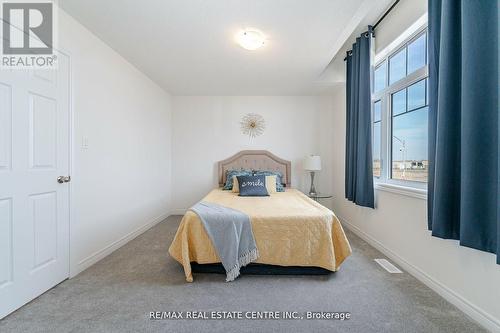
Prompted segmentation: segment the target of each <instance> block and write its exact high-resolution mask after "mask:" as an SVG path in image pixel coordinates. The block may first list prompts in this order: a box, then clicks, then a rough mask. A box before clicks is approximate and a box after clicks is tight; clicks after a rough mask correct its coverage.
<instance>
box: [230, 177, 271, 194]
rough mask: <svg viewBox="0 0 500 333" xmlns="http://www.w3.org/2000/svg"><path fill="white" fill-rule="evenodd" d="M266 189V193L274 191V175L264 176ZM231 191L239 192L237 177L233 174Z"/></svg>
mask: <svg viewBox="0 0 500 333" xmlns="http://www.w3.org/2000/svg"><path fill="white" fill-rule="evenodd" d="M266 189H267V193H269V194H271V193H276V176H266ZM232 191H233V193H240V185H239V184H238V178H236V176H233V190H232Z"/></svg>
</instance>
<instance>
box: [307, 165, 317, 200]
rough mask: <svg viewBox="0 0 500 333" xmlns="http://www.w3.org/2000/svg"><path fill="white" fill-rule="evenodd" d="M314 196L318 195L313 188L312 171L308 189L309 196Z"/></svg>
mask: <svg viewBox="0 0 500 333" xmlns="http://www.w3.org/2000/svg"><path fill="white" fill-rule="evenodd" d="M316 195H318V193H317V192H316V188H315V187H314V171H311V188H310V189H309V196H311V197H314V196H316Z"/></svg>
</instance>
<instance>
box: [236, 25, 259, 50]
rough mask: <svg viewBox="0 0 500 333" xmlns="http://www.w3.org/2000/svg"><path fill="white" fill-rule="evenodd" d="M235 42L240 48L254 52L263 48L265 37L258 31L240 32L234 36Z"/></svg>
mask: <svg viewBox="0 0 500 333" xmlns="http://www.w3.org/2000/svg"><path fill="white" fill-rule="evenodd" d="M236 40H237V41H238V44H240V46H241V47H242V48H244V49H246V50H250V51H254V50H257V49H258V48H260V47H262V46H264V43H265V40H266V37H265V36H264V34H262V32H260V31H258V30H254V29H247V30H243V31H240V32H239V33H238V35H237V36H236Z"/></svg>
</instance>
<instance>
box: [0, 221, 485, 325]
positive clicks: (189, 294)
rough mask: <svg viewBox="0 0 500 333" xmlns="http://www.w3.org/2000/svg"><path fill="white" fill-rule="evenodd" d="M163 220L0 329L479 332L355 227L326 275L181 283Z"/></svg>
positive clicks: (170, 228)
mask: <svg viewBox="0 0 500 333" xmlns="http://www.w3.org/2000/svg"><path fill="white" fill-rule="evenodd" d="M179 222H180V217H179V216H173V217H169V218H168V219H166V220H165V221H163V222H162V223H160V224H158V225H157V226H155V227H154V228H152V229H150V230H149V231H147V232H146V233H144V234H143V235H141V236H139V237H138V238H136V239H135V240H133V241H131V242H129V243H128V244H127V245H125V246H124V247H122V248H121V249H119V250H117V251H116V252H114V253H113V254H112V255H110V256H108V257H106V258H105V259H103V260H101V261H100V262H99V263H97V264H96V265H94V266H92V267H91V268H89V269H88V270H86V271H85V272H83V273H81V274H80V275H78V276H77V277H75V278H73V279H71V280H67V281H65V282H63V283H61V284H60V285H58V286H57V287H55V288H53V289H51V290H49V291H48V292H46V293H45V294H44V295H42V296H40V297H38V298H37V299H35V300H34V301H32V302H31V303H29V304H28V305H26V306H24V307H23V308H21V309H19V310H18V311H16V312H14V313H13V314H11V315H10V316H8V317H6V318H4V319H3V320H1V321H0V332H145V331H147V332H185V331H187V332H222V331H224V332H305V331H308V332H321V331H325V332H475V333H476V332H484V330H483V329H482V328H481V327H479V326H478V325H477V324H475V323H474V322H472V321H471V320H470V319H469V318H468V317H467V316H466V315H464V314H463V313H462V312H460V311H459V310H458V309H457V308H455V307H454V306H452V305H451V304H449V303H448V302H446V301H445V300H444V299H443V298H441V297H440V296H438V295H437V294H436V293H434V292H433V291H431V290H430V289H429V288H427V287H426V286H424V285H423V284H422V283H420V282H418V281H417V280H416V279H415V278H413V277H412V276H410V275H409V274H407V273H403V274H389V273H387V272H386V271H384V270H383V269H382V268H381V267H379V266H378V265H377V264H376V263H375V262H373V258H383V255H382V254H380V253H379V252H378V251H376V250H375V249H374V248H373V247H371V246H369V245H368V244H367V243H365V242H364V241H363V240H361V239H360V238H358V237H356V236H355V235H353V234H352V233H348V237H349V239H350V241H351V245H352V247H353V255H352V256H351V257H349V258H348V259H347V261H346V262H345V263H344V264H343V266H342V268H341V270H340V271H339V272H337V273H335V274H333V275H330V276H242V277H240V278H238V279H237V280H236V281H235V282H232V283H225V282H224V276H223V275H218V274H215V275H213V274H202V275H195V276H194V279H195V281H194V283H191V284H190V283H186V282H185V280H184V273H183V270H182V268H181V266H180V265H179V264H178V263H177V262H175V261H174V260H173V259H171V258H170V257H169V255H168V253H167V249H168V246H169V244H170V242H171V240H172V239H173V237H174V234H175V231H176V229H177V226H178V225H179ZM150 311H298V312H306V311H348V312H350V313H351V319H350V320H345V321H335V320H156V321H153V320H150V319H149V312H150Z"/></svg>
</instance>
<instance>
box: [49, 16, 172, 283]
mask: <svg viewBox="0 0 500 333" xmlns="http://www.w3.org/2000/svg"><path fill="white" fill-rule="evenodd" d="M59 33H60V37H59V44H60V48H61V49H62V50H64V51H65V52H68V53H69V54H70V56H71V63H72V66H71V70H72V84H73V86H72V92H73V96H72V97H73V112H74V126H75V127H74V140H75V142H74V148H73V155H74V159H73V172H72V178H73V180H72V189H74V190H73V191H72V198H71V201H72V208H73V211H72V220H71V275H72V276H73V275H75V274H77V273H78V272H80V271H82V270H83V269H85V268H87V267H88V266H90V265H91V264H93V263H94V262H96V261H97V260H99V259H101V258H102V257H104V256H105V255H107V254H109V253H110V252H111V251H112V250H114V249H116V248H117V247H118V246H120V245H122V244H124V243H125V241H126V240H128V239H130V238H132V237H133V236H135V235H137V234H138V233H140V232H141V231H143V230H145V229H146V228H147V227H148V226H149V225H150V223H152V222H155V221H158V219H161V218H163V217H166V216H167V215H168V212H169V208H170V206H169V205H170V187H171V105H170V96H169V95H168V94H167V93H166V92H165V91H163V90H162V89H160V88H159V87H158V86H157V85H156V84H154V83H153V82H152V81H151V80H149V79H148V78H147V77H146V76H145V75H144V74H142V73H141V72H139V71H138V70H137V69H136V68H135V67H133V66H132V65H131V64H129V63H128V62H127V61H125V60H124V59H123V58H122V57H121V56H120V55H119V54H117V53H116V52H114V51H113V50H112V49H111V48H110V47H108V46H107V45H106V44H104V43H103V42H101V41H100V40H99V39H98V38H96V37H95V36H94V35H92V34H91V33H90V32H89V31H88V30H87V29H85V28H84V27H83V26H81V25H80V24H79V23H77V22H76V21H75V20H74V19H73V18H72V17H70V16H69V15H67V14H66V13H65V12H63V11H60V14H59ZM83 137H87V138H88V144H89V147H88V149H86V150H85V149H82V147H81V146H82V139H83Z"/></svg>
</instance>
